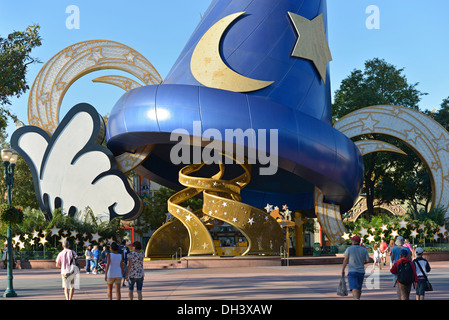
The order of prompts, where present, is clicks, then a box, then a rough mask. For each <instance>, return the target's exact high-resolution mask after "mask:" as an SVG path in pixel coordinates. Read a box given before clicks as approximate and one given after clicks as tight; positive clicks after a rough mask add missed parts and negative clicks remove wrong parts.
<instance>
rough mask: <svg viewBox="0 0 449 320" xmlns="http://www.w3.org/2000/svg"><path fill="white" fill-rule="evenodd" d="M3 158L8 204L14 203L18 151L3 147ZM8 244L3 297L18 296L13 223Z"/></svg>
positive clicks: (8, 235)
mask: <svg viewBox="0 0 449 320" xmlns="http://www.w3.org/2000/svg"><path fill="white" fill-rule="evenodd" d="M1 155H2V160H3V166H4V167H5V183H6V187H7V189H8V205H11V203H12V187H13V185H14V168H15V167H16V162H17V156H18V154H17V152H15V151H14V150H12V149H2V152H1ZM7 242H8V244H7V246H8V255H7V261H8V270H7V276H6V279H7V288H6V291H5V293H4V294H3V297H5V298H7V297H17V294H16V293H15V291H14V288H13V284H12V280H13V275H12V267H13V252H12V250H13V248H12V234H11V225H10V224H9V225H8V230H7Z"/></svg>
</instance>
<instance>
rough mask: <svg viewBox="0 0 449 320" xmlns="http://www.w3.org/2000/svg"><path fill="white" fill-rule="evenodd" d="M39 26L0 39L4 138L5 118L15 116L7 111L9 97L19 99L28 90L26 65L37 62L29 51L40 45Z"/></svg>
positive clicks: (0, 118) (0, 119)
mask: <svg viewBox="0 0 449 320" xmlns="http://www.w3.org/2000/svg"><path fill="white" fill-rule="evenodd" d="M39 29H40V28H39V26H38V25H33V26H29V27H28V28H27V29H26V30H25V31H14V32H13V33H11V34H9V35H8V36H7V37H6V38H2V37H0V132H1V134H2V135H3V136H4V135H5V128H6V126H7V123H6V121H7V117H8V116H9V117H11V118H12V119H13V120H14V121H16V120H17V118H16V116H15V115H14V114H13V113H12V112H11V111H10V110H9V108H8V107H7V105H10V104H11V100H10V98H11V97H14V96H15V97H20V96H21V95H22V94H24V93H25V92H26V91H27V90H28V89H29V86H28V83H27V79H26V73H27V69H28V65H30V64H32V63H36V62H39V60H38V59H36V58H33V57H32V56H31V51H32V50H33V49H34V48H36V47H39V46H40V45H41V37H40V35H39Z"/></svg>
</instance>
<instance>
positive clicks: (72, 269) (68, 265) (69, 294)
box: [56, 241, 79, 300]
mask: <svg viewBox="0 0 449 320" xmlns="http://www.w3.org/2000/svg"><path fill="white" fill-rule="evenodd" d="M62 247H63V248H64V249H63V250H62V251H61V252H60V253H59V254H58V256H57V258H56V267H57V268H61V278H62V287H63V288H64V294H65V298H66V300H72V298H73V294H74V293H75V280H79V279H78V278H77V277H78V276H79V270H78V267H77V266H76V264H72V261H73V262H74V259H76V258H77V256H76V253H75V251H73V250H71V249H70V243H69V242H68V241H64V242H63V244H62ZM72 257H73V259H72ZM69 290H70V291H69Z"/></svg>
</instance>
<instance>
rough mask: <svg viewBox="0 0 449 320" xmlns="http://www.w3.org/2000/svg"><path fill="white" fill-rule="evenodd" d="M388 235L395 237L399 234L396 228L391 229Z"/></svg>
mask: <svg viewBox="0 0 449 320" xmlns="http://www.w3.org/2000/svg"><path fill="white" fill-rule="evenodd" d="M390 235H391V236H392V237H394V238H396V237H397V236H398V235H399V233H398V232H397V231H396V230H393V231H392V232H391V234H390Z"/></svg>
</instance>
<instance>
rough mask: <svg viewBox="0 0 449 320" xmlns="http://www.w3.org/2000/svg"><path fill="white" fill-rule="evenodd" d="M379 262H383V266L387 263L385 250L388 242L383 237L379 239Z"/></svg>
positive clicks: (386, 250)
mask: <svg viewBox="0 0 449 320" xmlns="http://www.w3.org/2000/svg"><path fill="white" fill-rule="evenodd" d="M379 249H380V262H383V264H384V266H385V265H386V264H387V252H388V244H387V243H386V242H385V239H384V238H382V239H381V240H380V248H379Z"/></svg>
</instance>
